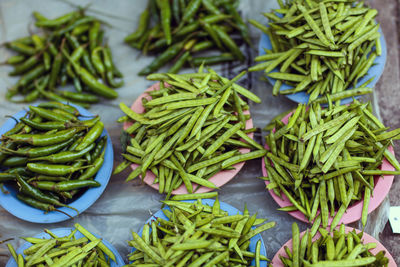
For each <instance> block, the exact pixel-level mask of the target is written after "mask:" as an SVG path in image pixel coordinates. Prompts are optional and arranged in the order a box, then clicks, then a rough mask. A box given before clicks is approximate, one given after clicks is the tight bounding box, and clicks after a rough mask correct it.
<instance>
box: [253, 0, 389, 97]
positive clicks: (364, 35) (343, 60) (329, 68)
mask: <svg viewBox="0 0 400 267" xmlns="http://www.w3.org/2000/svg"><path fill="white" fill-rule="evenodd" d="M278 3H279V5H280V8H279V9H276V10H273V11H272V12H269V13H268V12H267V13H263V15H264V16H265V17H266V18H268V20H269V23H268V26H265V25H263V24H261V23H259V22H257V21H255V20H249V22H250V23H251V24H253V25H254V26H256V27H257V28H259V29H261V30H262V32H263V33H265V34H267V35H268V36H269V40H270V42H271V45H272V49H270V50H266V54H265V55H261V56H258V57H256V58H255V61H256V62H259V61H265V62H262V63H259V64H257V65H255V66H253V67H251V68H250V69H249V70H250V71H260V70H262V71H264V72H265V75H266V76H268V77H270V78H273V79H276V82H275V84H274V88H273V92H272V94H273V95H277V94H278V93H279V94H294V93H298V92H302V91H304V92H306V93H307V94H309V95H310V100H309V101H310V102H312V101H314V100H316V99H317V98H318V97H319V96H325V95H333V96H334V95H336V94H340V93H342V92H344V91H346V90H347V89H349V88H350V87H351V86H353V87H360V88H363V87H365V86H366V85H367V84H369V83H370V82H371V81H372V80H373V79H374V78H375V77H372V78H371V79H369V80H368V81H366V82H365V83H363V84H361V85H357V83H358V81H359V80H360V79H361V78H362V77H364V76H365V75H367V74H368V70H369V69H370V68H371V67H372V65H373V64H374V61H375V59H376V58H377V57H378V56H380V55H381V54H382V48H381V42H380V33H379V31H378V29H379V24H377V23H376V21H375V20H374V18H375V17H376V15H377V14H378V11H377V10H376V9H372V8H370V7H368V6H366V5H365V4H364V2H363V1H360V2H356V1H355V0H347V1H314V0H299V1H286V3H283V1H281V0H278ZM283 83H285V84H288V85H291V86H292V87H293V88H292V89H288V90H282V91H280V87H281V86H282V84H283ZM371 90H372V89H370V88H368V89H361V90H360V89H358V90H350V91H348V92H347V94H348V95H347V97H349V96H354V95H357V94H367V93H370V92H371Z"/></svg>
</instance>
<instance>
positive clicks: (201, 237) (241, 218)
mask: <svg viewBox="0 0 400 267" xmlns="http://www.w3.org/2000/svg"><path fill="white" fill-rule="evenodd" d="M209 197H217V198H216V200H215V202H214V205H213V206H212V207H211V206H208V205H205V204H202V201H201V198H209ZM188 199H197V201H195V202H193V203H190V202H181V201H179V200H188ZM163 203H164V204H166V205H168V206H169V207H170V209H171V210H168V209H163V210H162V211H163V213H164V214H165V216H166V217H168V220H164V219H162V218H155V220H152V221H151V222H149V223H148V224H145V225H144V227H143V231H142V234H141V236H139V235H138V234H137V233H135V232H132V236H133V240H131V241H129V242H128V244H129V245H130V246H132V247H134V248H135V249H136V250H135V251H134V252H133V253H131V254H130V255H128V257H129V260H130V261H131V262H132V263H131V264H130V265H128V266H138V265H140V264H148V265H149V266H150V264H153V265H154V266H160V265H165V266H177V267H178V266H204V267H210V266H250V262H251V261H252V260H253V259H255V262H256V266H260V261H263V260H268V259H267V258H266V257H265V256H263V255H261V254H260V249H261V242H260V241H258V242H257V245H256V249H255V252H251V251H249V245H250V239H251V238H252V237H253V236H255V235H257V234H259V233H261V232H264V231H266V230H268V229H270V228H272V227H275V225H276V223H275V222H268V223H265V224H262V223H264V222H265V221H266V220H265V219H257V214H254V215H253V216H250V214H249V211H248V210H247V208H246V207H245V210H244V213H243V215H242V214H237V215H228V213H227V212H226V211H224V210H222V209H221V208H220V203H219V201H218V194H217V193H215V192H213V193H203V194H188V195H179V196H174V197H173V199H172V200H170V201H163ZM260 224H262V225H260ZM256 225H260V226H258V227H257V228H253V227H254V226H256ZM153 265H151V266H153ZM146 266H147V265H146Z"/></svg>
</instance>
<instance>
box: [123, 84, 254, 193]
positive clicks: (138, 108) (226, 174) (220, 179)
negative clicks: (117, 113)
mask: <svg viewBox="0 0 400 267" xmlns="http://www.w3.org/2000/svg"><path fill="white" fill-rule="evenodd" d="M158 89H160V86H159V84H158V83H156V84H154V85H153V86H151V87H149V88H147V89H146V91H145V92H144V93H143V94H141V95H140V96H139V97H138V98H137V99H136V100H135V102H133V104H132V106H131V109H132V110H133V111H135V112H137V113H143V112H144V107H143V105H142V98H147V99H149V100H150V99H151V97H150V95H149V94H147V93H146V92H148V91H153V90H158ZM244 114H250V112H249V111H244ZM130 125H131V124H130V123H127V122H125V123H124V129H125V130H126V129H127V128H128V127H129V126H130ZM250 128H253V121H252V119H249V120H248V121H246V129H250ZM248 136H249V137H250V138H253V133H249V134H248ZM239 151H240V153H242V154H245V153H249V152H250V149H248V148H241V149H239ZM244 163H245V162H240V163H237V164H235V165H233V166H232V167H234V168H235V169H233V170H225V171H220V172H219V173H217V174H215V175H214V176H213V177H211V178H210V179H209V181H211V182H213V183H214V184H215V185H216V186H218V187H221V186H222V185H224V184H226V183H227V182H229V181H230V180H232V179H233V177H235V175H236V174H237V173H238V172H239V171H240V169H241V168H242V167H243V165H244ZM137 167H138V165H137V164H131V168H132V170H134V169H136V168H137ZM155 178H156V176H155V175H154V174H153V173H152V172H151V171H147V172H146V177H145V178H144V182H145V183H146V184H148V185H149V186H151V187H153V188H154V189H156V190H158V183H157V184H155V183H154V179H155ZM196 187H197V184H195V183H193V188H196ZM213 190H214V189H212V188H208V187H204V186H201V187H199V189H198V190H197V191H196V193H205V192H210V191H213ZM187 193H188V191H187V190H186V187H185V186H184V185H181V186H180V187H178V188H177V189H176V190H174V191H172V194H173V195H181V194H187Z"/></svg>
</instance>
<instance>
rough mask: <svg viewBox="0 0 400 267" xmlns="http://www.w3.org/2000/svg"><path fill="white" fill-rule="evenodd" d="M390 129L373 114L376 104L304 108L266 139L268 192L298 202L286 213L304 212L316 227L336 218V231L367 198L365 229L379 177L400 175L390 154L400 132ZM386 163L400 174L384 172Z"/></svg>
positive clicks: (287, 209)
mask: <svg viewBox="0 0 400 267" xmlns="http://www.w3.org/2000/svg"><path fill="white" fill-rule="evenodd" d="M387 130H388V128H387V127H385V126H384V125H383V124H382V123H381V122H380V121H379V120H378V119H377V118H376V117H375V116H374V115H373V114H372V107H371V103H360V102H358V101H355V102H353V103H352V104H349V105H348V106H346V105H342V106H334V105H332V104H330V106H329V107H328V108H326V109H321V106H320V105H318V104H314V105H311V106H308V107H306V106H305V105H301V104H300V105H299V106H298V107H297V109H296V110H295V111H294V112H293V113H292V115H291V116H290V118H289V122H288V123H287V124H285V123H283V122H282V121H278V120H276V121H275V131H271V132H270V134H269V135H268V136H266V143H267V145H268V147H269V152H268V153H267V154H266V157H265V162H266V165H265V167H266V169H267V172H268V177H264V179H266V180H268V181H270V183H269V184H268V186H267V188H268V189H269V190H273V191H274V192H275V194H277V195H278V196H280V195H281V194H282V193H283V194H284V195H285V196H286V197H287V198H288V199H289V200H290V202H291V203H292V206H288V207H284V208H282V209H281V210H285V211H295V210H298V211H300V212H301V213H303V214H304V215H305V216H306V218H308V219H309V221H310V222H312V221H313V220H314V219H315V220H316V222H315V223H317V224H318V225H319V224H320V222H321V221H322V225H323V227H327V225H328V219H329V215H330V216H332V217H334V218H333V221H332V225H331V227H332V228H335V226H337V225H338V223H339V221H340V219H341V217H342V216H343V214H344V213H345V212H346V209H347V208H348V207H349V206H350V205H352V204H354V203H355V202H357V201H359V200H361V199H363V200H364V202H363V203H364V204H363V211H362V219H361V221H362V224H363V225H364V226H365V224H366V222H367V215H368V205H369V200H370V197H371V195H372V191H373V188H374V186H375V180H374V176H376V179H379V176H381V175H395V174H400V172H399V171H400V164H399V163H398V162H397V160H396V158H395V157H394V155H393V154H392V153H391V152H390V151H389V150H388V147H389V146H390V145H391V144H392V140H394V139H397V138H398V137H399V134H400V129H396V130H393V131H390V132H387ZM384 158H386V159H387V160H388V161H389V162H390V163H391V164H392V165H393V166H394V168H395V169H396V170H397V171H387V170H380V166H381V165H382V161H383V159H384ZM272 164H273V165H272ZM329 204H330V205H329ZM329 206H330V208H329ZM318 210H319V211H320V214H319V215H318V216H317V212H318ZM335 212H337V213H336V214H335Z"/></svg>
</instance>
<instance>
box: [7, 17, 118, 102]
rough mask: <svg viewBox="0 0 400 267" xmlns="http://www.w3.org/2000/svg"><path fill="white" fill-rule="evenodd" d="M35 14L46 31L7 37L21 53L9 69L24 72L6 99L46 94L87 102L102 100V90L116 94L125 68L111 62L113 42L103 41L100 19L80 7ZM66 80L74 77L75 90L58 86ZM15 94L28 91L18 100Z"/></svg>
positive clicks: (56, 98) (25, 99)
mask: <svg viewBox="0 0 400 267" xmlns="http://www.w3.org/2000/svg"><path fill="white" fill-rule="evenodd" d="M33 15H34V16H35V18H36V23H35V25H36V26H37V27H39V28H40V29H41V30H42V31H43V32H44V33H43V34H42V35H37V34H33V35H30V36H27V37H23V38H20V39H17V40H14V41H12V42H7V43H6V47H7V48H9V49H11V50H13V51H15V52H17V53H18V55H15V56H12V57H10V58H8V59H7V60H6V62H5V63H6V64H10V65H13V66H14V70H13V71H11V72H10V73H9V75H11V76H16V75H22V76H21V78H20V79H19V80H18V82H17V83H16V84H15V85H14V86H13V87H11V88H10V89H9V91H8V93H7V95H6V97H7V99H8V100H10V101H14V102H33V101H35V100H36V99H38V98H44V99H48V100H53V101H60V102H70V103H75V104H78V105H81V106H84V107H89V106H90V104H92V103H97V102H98V101H99V98H98V96H102V97H105V98H108V99H113V98H116V97H117V96H118V93H117V92H116V91H114V89H112V88H117V87H120V86H122V85H123V81H122V80H120V81H116V80H115V78H116V77H117V78H122V74H121V72H119V70H118V69H117V68H116V67H115V65H114V63H113V62H112V55H111V50H110V48H109V47H108V46H107V45H106V44H104V41H103V39H104V38H103V35H104V31H103V30H102V29H101V22H100V21H99V20H98V19H96V18H94V17H92V16H87V15H85V13H84V10H82V9H79V10H77V11H74V12H71V13H67V14H65V15H63V16H61V17H58V18H55V19H48V18H46V17H44V16H43V15H42V14H40V13H38V12H34V13H33ZM99 79H101V81H100V80H99ZM67 83H72V84H73V85H74V87H75V90H76V92H72V91H67V90H56V88H57V87H59V86H65V85H66V84H67ZM109 86H110V87H112V88H110V87H109ZM17 94H21V95H23V96H24V97H23V98H22V99H19V100H16V99H15V98H14V96H15V95H17ZM97 95H98V96H97Z"/></svg>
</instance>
